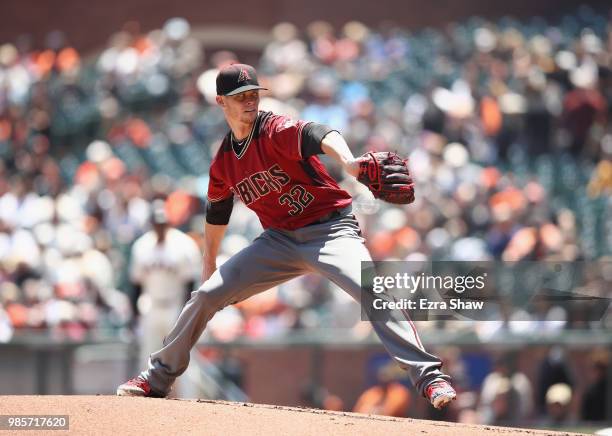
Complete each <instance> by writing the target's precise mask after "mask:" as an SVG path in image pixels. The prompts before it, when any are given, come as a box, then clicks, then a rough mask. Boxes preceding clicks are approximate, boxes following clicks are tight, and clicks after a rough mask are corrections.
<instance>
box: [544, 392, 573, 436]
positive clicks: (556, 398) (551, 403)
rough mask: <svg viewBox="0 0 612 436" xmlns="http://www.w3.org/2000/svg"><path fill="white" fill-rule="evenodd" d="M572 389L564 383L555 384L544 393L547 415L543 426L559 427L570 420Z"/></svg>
mask: <svg viewBox="0 0 612 436" xmlns="http://www.w3.org/2000/svg"><path fill="white" fill-rule="evenodd" d="M571 402H572V388H571V387H570V386H569V385H567V384H565V383H556V384H554V385H552V386H551V387H550V388H548V390H547V391H546V409H547V415H546V418H545V421H544V425H546V426H547V427H560V426H563V425H564V424H567V423H568V421H569V420H570V404H571Z"/></svg>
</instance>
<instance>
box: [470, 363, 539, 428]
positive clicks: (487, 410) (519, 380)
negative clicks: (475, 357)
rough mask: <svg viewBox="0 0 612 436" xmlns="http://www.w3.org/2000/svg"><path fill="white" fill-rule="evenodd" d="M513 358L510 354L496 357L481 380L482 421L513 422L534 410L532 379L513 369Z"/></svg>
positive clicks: (480, 406) (524, 417)
mask: <svg viewBox="0 0 612 436" xmlns="http://www.w3.org/2000/svg"><path fill="white" fill-rule="evenodd" d="M512 360H513V359H512V356H510V355H502V356H499V357H498V358H497V359H496V360H495V364H494V367H493V372H491V373H490V374H489V375H487V377H486V378H485V379H484V381H483V383H482V388H481V391H480V405H479V409H478V413H479V415H480V416H481V417H482V420H483V423H485V424H497V425H511V424H516V423H517V422H521V421H524V420H525V419H527V418H530V416H529V415H530V414H531V413H532V412H533V407H532V405H533V394H532V388H531V382H530V381H529V379H528V378H527V377H526V376H525V374H523V373H521V372H518V371H516V370H515V369H514V363H513V361H512Z"/></svg>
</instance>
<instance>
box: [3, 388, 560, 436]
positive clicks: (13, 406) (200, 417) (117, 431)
mask: <svg viewBox="0 0 612 436" xmlns="http://www.w3.org/2000/svg"><path fill="white" fill-rule="evenodd" d="M0 414H1V415H69V417H70V421H69V426H70V431H69V432H67V431H59V430H58V431H53V432H48V433H51V434H53V435H60V434H68V433H71V434H97V435H110V434H113V435H115V436H119V435H132V434H133V435H142V434H155V435H156V434H163V435H184V434H197V435H224V436H225V435H227V434H231V435H270V434H272V435H285V434H291V435H321V434H333V435H351V436H352V435H359V434H364V435H365V434H367V435H372V436H374V435H384V436H391V435H402V436H406V435H435V436H438V435H440V436H443V435H449V436H450V435H452V436H456V435H523V436H526V435H561V434H567V433H555V432H552V431H538V430H527V429H512V428H504V427H491V426H473V425H462V424H454V423H448V422H435V421H422V420H417V419H409V418H401V419H400V418H389V417H384V416H375V415H361V414H356V413H341V412H327V411H321V410H315V409H300V408H294V407H282V406H269V405H260V404H248V403H229V402H223V401H207V400H197V401H196V400H193V401H191V400H170V399H151V398H121V397H112V396H102V395H100V396H0ZM3 433H6V432H4V431H2V430H0V434H3ZM44 433H47V432H44ZM37 434H42V433H37Z"/></svg>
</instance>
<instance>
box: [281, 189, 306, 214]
mask: <svg viewBox="0 0 612 436" xmlns="http://www.w3.org/2000/svg"><path fill="white" fill-rule="evenodd" d="M312 200H314V196H313V195H312V194H311V193H310V192H308V191H307V190H306V189H304V187H303V186H302V185H295V186H294V187H293V188H291V190H290V191H289V192H285V193H284V194H283V195H281V196H280V197H279V198H278V201H279V203H280V204H287V205H289V207H290V209H289V215H291V216H295V215H298V214H300V213H302V212H303V211H304V209H305V208H306V206H308V205H309V204H310V203H312Z"/></svg>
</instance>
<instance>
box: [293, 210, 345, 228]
mask: <svg viewBox="0 0 612 436" xmlns="http://www.w3.org/2000/svg"><path fill="white" fill-rule="evenodd" d="M349 207H350V206H348V207H343V208H342V209H336V210H332V211H331V212H330V213H326V214H325V215H323V216H322V217H319V218H317V219H316V220H315V221H313V222H311V223H308V224H306V225H305V226H304V227H308V226H314V225H316V224H323V223H326V222H327V221H331V220H333V219H336V218H339V217H341V216H342V214H343V213H344V212H346V211H347V209H349Z"/></svg>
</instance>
